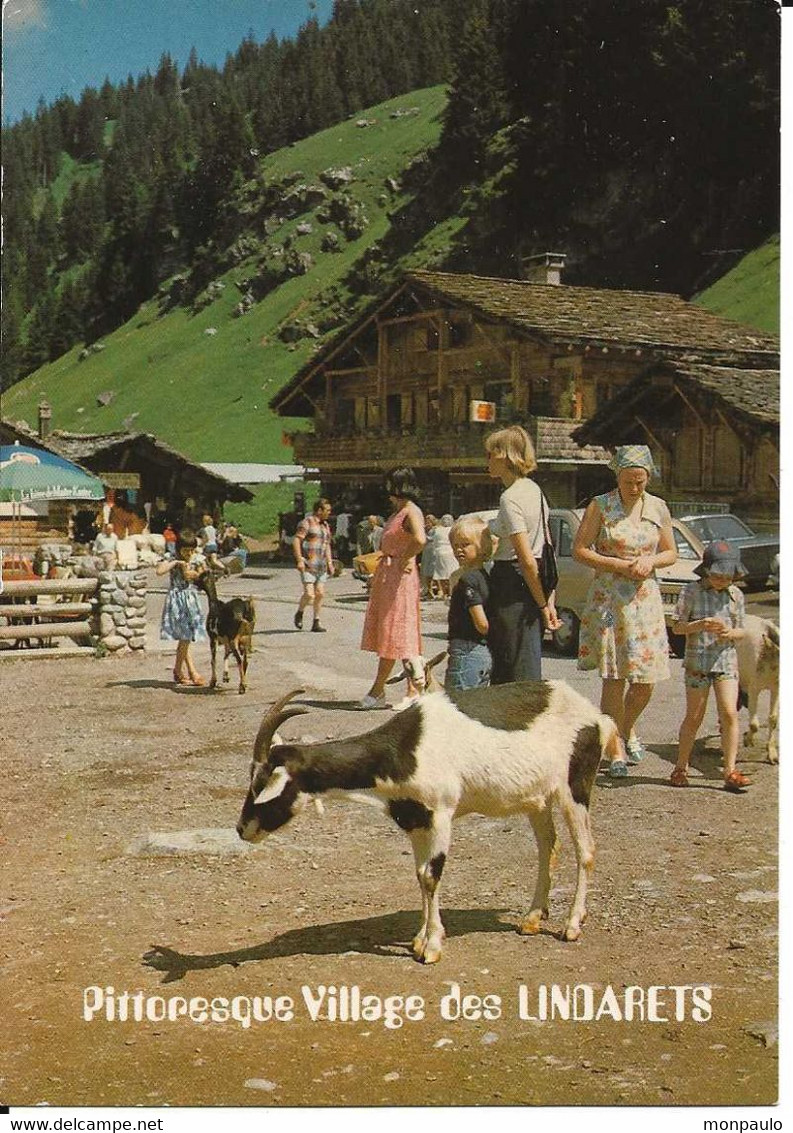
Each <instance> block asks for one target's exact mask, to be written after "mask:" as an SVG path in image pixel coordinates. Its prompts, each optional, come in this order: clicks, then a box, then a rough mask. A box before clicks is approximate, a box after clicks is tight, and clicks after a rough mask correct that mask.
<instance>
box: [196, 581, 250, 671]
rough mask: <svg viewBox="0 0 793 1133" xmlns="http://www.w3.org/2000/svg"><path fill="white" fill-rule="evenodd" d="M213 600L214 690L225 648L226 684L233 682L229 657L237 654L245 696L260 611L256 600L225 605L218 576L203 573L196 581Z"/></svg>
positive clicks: (210, 632) (210, 616) (209, 627)
mask: <svg viewBox="0 0 793 1133" xmlns="http://www.w3.org/2000/svg"><path fill="white" fill-rule="evenodd" d="M196 586H200V587H201V589H202V590H203V591H204V593H205V594H206V596H207V598H208V600H209V613H208V615H207V622H206V626H207V636H208V637H209V648H210V651H211V653H212V679H211V680H210V682H209V687H210V688H215V687H216V685H217V683H218V677H217V647H218V642H219V643H220V644H221V645H222V646H223V649H224V651H225V652H224V654H223V681H224V683H227V682H228V680H229V653H233V654H234V659H235V661H236V662H237V668H238V670H239V674H240V686H239V691H240V693H243V692H245V690H246V688H247V687H248V685H247V675H248V657H249V655H250V653H251V646H252V637H253V630H254V627H255V625H256V607H255V605H254V602H253V598H230V599H229V600H228V601H226V602H221V600H220V599H219V598H218V592H217V586H216V584H215V575H214V573H213V572H212V571H211V570H205V571H202V573H201V574H200V575H199V577H198V579H197V580H196Z"/></svg>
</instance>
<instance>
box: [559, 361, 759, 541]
mask: <svg viewBox="0 0 793 1133" xmlns="http://www.w3.org/2000/svg"><path fill="white" fill-rule="evenodd" d="M779 425H780V397H779V370H778V369H741V368H738V367H730V366H709V365H703V364H699V363H693V362H664V363H660V364H659V365H656V366H653V367H650V368H649V369H647V370H645V371H644V372H643V373H641V374H639V375H638V376H637V377H636V378H634V379H633V381H632V382H631V383H630V384H629V385H628V386H627V387H626V388H625V389H624V390H623V391H622V393H621V395H620V398H619V400H618V401H617V402H616V403H615V404H609V405H606V406H605V407H604V408H602V409H601V410H599V411H598V412H597V413H596V414H595V415H594V417H592V418H591V419H590V420H589V421H588V422H586V424H584V425H582V426H580V427H579V428H578V429H577V430H576V431H575V432H574V433H573V437H574V439H576V440H579V441H580V442H581V443H582V444H597V443H608V444H609V445H615V444H630V443H634V442H635V443H639V444H647V445H649V446H650V448H651V449H652V451H653V458H654V460H655V463H656V466H657V467H658V469H659V470H660V472H661V476H662V480H663V483H664V487H665V494H666V496H667V498H668V499H670V500H672V501H681V502H683V501H685V502H689V503H693V504H702V503H726V504H728V505H729V508H730V510H731V511H734V512H736V514H738V515H739V516H741V517H742V518H745V519H747V520H748V521H749V522H750V523H751V524H752V526H757V527H759V528H761V529H762V528H767V527H775V526H777V525H778V523H779V444H780V441H779V437H780V433H779Z"/></svg>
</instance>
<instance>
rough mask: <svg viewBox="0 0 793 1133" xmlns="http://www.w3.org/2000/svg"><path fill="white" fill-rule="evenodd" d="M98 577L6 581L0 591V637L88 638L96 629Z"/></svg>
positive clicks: (9, 638)
mask: <svg viewBox="0 0 793 1133" xmlns="http://www.w3.org/2000/svg"><path fill="white" fill-rule="evenodd" d="M98 588H99V580H98V579H96V578H63V579H61V578H50V579H44V578H42V579H36V580H30V581H28V580H25V581H19V582H11V581H9V582H6V583H4V585H3V590H2V593H0V641H16V642H19V641H26V640H37V641H40V642H41V641H46V640H48V639H50V638H53V637H72V638H74V639H75V640H78V641H80V640H84V641H89V640H90V638H91V637H92V636H94V635H95V634H96V632H97V630H96V622H97V609H98V594H97V591H98Z"/></svg>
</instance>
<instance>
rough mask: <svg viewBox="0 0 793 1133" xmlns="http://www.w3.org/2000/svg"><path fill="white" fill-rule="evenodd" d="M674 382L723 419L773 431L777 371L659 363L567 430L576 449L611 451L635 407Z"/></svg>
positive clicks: (776, 420)
mask: <svg viewBox="0 0 793 1133" xmlns="http://www.w3.org/2000/svg"><path fill="white" fill-rule="evenodd" d="M670 382H674V383H675V384H679V385H680V386H681V387H683V388H686V387H688V388H691V387H694V388H697V389H698V390H700V391H702V392H705V393H706V394H707V395H708V396H710V397H712V398H713V399H714V400H715V401H716V403H717V404H718V405H719V406H720V408H722V410H723V411H724V412H725V414H726V415H727V416H730V415H733V416H736V417H738V418H740V419H741V420H742V421H743V422H745V423H748V424H749V425H751V426H753V427H754V428H755V429H757V430H758V431H760V432H765V433H768V432H769V431H771V432H776V431H778V429H779V422H780V397H779V370H771V369H768V370H745V369H742V368H740V367H732V366H707V365H699V364H694V363H689V362H683V363H679V362H675V363H663V364H662V365H660V366H656V367H655V368H653V369H650V370H647V371H645V372H644V373H642V374H639V375H638V377H636V378H634V379H633V381H632V382H630V383H629V385H627V386H626V387H625V389H624V390H622V391H621V392H620V397H619V399H618V401H616V402H613V401H612V402H609V403H608V404H607V405H605V406H604V407H603V408H602V409H601V410H600V411H599V412H598V413H596V414H595V415H594V417H591V418H590V419H589V420H588V421H587V422H586V423H585V424H583V425H580V426H578V428H575V429H574V430H573V433H572V436H573V438H574V439H575V441H576V442H577V443H579V444H598V443H600V444H603V445H608V446H610V447H612V448H613V447H614V446H615V445H617V444H621V443H622V442H623V440H624V436H623V432H624V426H625V424H626V422H627V421H628V420H629V419H632V418H633V415H634V413H635V412H636V411H637V410H638V409H639V406H640V405H651V404H652V401H651V399H652V400H655V399H656V398H657V392H656V388H655V387H657V385H658V384H660V383H665V384H669V383H670Z"/></svg>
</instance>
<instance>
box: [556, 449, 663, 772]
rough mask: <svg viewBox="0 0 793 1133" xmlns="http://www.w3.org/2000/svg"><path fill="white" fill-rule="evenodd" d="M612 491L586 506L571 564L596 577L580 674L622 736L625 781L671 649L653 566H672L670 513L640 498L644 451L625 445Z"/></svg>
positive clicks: (617, 767)
mask: <svg viewBox="0 0 793 1133" xmlns="http://www.w3.org/2000/svg"><path fill="white" fill-rule="evenodd" d="M611 467H612V469H613V470H614V471H615V472H616V475H617V487H616V488H615V489H614V491H612V492H607V493H605V494H604V495H602V496H596V497H595V498H594V499H593V500H592V501H591V503H590V504H589V506H588V508H587V509H586V512H585V514H584V518H583V520H582V522H581V526H580V527H579V529H578V534H577V535H576V539H575V543H574V545H573V557H574V558H575V559H577V560H578V562H581V563H585V564H586V565H587V566H590V567H593V568H594V571H595V576H594V578H593V579H592V583H591V585H590V588H589V593H588V595H587V600H586V605H585V608H584V612H583V614H582V615H581V633H580V638H579V647H578V667H579V668H580V669H597V670H598V671H599V672H600V676H601V678H602V681H603V688H602V692H601V697H600V707H601V710H602V711H603V712H605V713H607V714H608V715H609V716H611V717H612V719H614V720H615V721H616V723H617V726H618V727H619V729H620V734H621V735H622V737H623V741H624V744H625V749H626V755H627V761H626V760H625V759H621V760H615V761H614V762H613V763H612V764H611V768H610V774H611V775H613V776H624V775H627V773H628V766H627V764H628V762H630V763H638V762H639V760H640V759H641V758H642V756H643V754H644V752H643V749H642V746H641V744H640V742H639V741H638V740H637V739H635V737H634V736H633V729H634V726H635V724H636V721H637V720H638V719H639V716H640V715H641V714H642V712H643V711H644V709H645V708H646V707H647V705H648V704H649V702H650V697H651V696H652V692H653V687H654V685H655V683H656V681H662V680H666V679H667V678H668V677H669V647H668V642H667V636H666V623H665V621H664V610H663V604H662V600H661V591H660V588H659V586H658V582H657V581H656V578H655V570H656V568H657V567H663V566H670V565H671V564H672V563H673V562H675V561H676V559H677V548H676V546H675V540H674V535H673V533H672V520H671V517H670V515H669V509H668V507H667V506H666V504H665V503H664V501H663V500H662V499H660V498H659V497H658V496H651V495H650V493H649V492H647V491H646V487H647V483H648V481H649V479H650V476H651V474H652V473H653V472H654V471H655V468H654V464H653V459H652V454H651V453H650V450H649V448H648V447H647V446H646V445H623V446H621V447H620V448H618V449H617V451H616V454H615V456H614V459H613V461H612V464H611Z"/></svg>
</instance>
